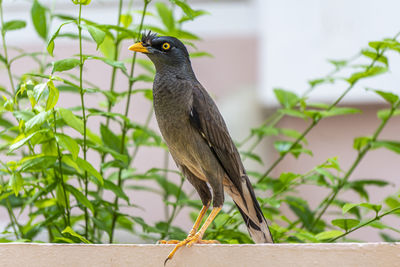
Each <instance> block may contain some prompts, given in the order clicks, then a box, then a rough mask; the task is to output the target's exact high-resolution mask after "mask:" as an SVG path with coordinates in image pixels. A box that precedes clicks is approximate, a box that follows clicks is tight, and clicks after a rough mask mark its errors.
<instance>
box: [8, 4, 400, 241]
mask: <svg viewBox="0 0 400 267" xmlns="http://www.w3.org/2000/svg"><path fill="white" fill-rule="evenodd" d="M125 2H127V1H123V0H121V1H119V6H118V8H116V10H115V14H117V13H118V10H119V8H121V11H122V12H121V13H120V14H119V17H118V18H117V20H116V21H117V23H116V24H115V25H112V24H111V25H109V24H102V23H101V22H96V21H91V20H88V19H86V18H84V17H82V16H81V14H82V12H81V11H82V10H84V9H88V8H91V6H90V5H89V4H90V1H87V0H72V1H71V3H70V4H71V5H74V4H75V5H77V9H78V8H79V12H77V14H76V16H72V15H66V14H52V11H51V10H52V9H51V8H48V7H46V6H45V5H44V3H41V2H40V1H39V0H34V1H32V3H31V8H30V15H31V19H30V20H29V22H28V23H32V26H33V28H34V29H35V31H36V32H37V34H38V36H39V38H40V39H42V40H43V46H44V48H43V49H40V51H38V52H33V53H31V52H30V53H26V52H24V51H23V50H22V49H14V50H15V53H19V54H17V55H16V56H14V58H9V55H8V54H7V51H4V52H2V53H0V62H1V63H2V64H4V66H5V69H6V71H7V72H8V73H9V79H11V80H10V88H3V87H1V88H0V92H1V93H2V96H3V97H2V98H1V101H2V107H3V109H2V110H1V112H0V115H1V116H0V127H2V131H1V132H0V138H1V140H2V143H1V146H0V149H1V150H2V152H3V153H4V157H3V158H6V159H7V161H6V162H1V168H0V172H1V173H0V174H1V180H0V182H1V183H0V206H1V207H2V208H4V209H6V210H7V213H8V214H9V224H8V225H7V226H6V227H5V229H3V231H2V233H1V236H0V238H1V239H0V240H1V241H3V242H9V241H13V240H26V241H38V240H39V237H38V234H39V233H40V232H46V233H47V234H48V235H47V236H48V241H49V242H59V243H102V242H115V241H116V240H115V238H114V235H115V231H116V230H117V229H118V230H120V231H125V232H126V233H128V234H129V235H132V236H135V237H137V238H140V239H141V240H143V241H145V242H154V241H155V240H158V239H183V238H185V236H186V234H187V233H186V231H187V229H185V230H183V229H181V228H180V227H178V226H176V221H175V218H176V217H177V215H178V214H179V213H180V212H182V210H189V211H190V216H191V217H192V219H193V220H194V219H195V218H196V215H197V212H198V210H199V209H200V208H201V206H202V204H201V202H200V201H199V200H196V199H195V198H194V197H192V195H191V194H189V193H188V192H186V191H185V190H183V185H184V181H185V179H184V178H183V177H182V176H181V175H180V173H179V172H177V171H175V170H171V169H168V166H169V164H168V154H167V151H166V150H167V147H166V145H165V144H164V143H163V141H162V138H161V136H160V135H159V134H158V131H157V130H156V129H153V128H152V127H151V126H150V120H151V118H152V116H153V110H152V108H151V109H149V111H148V115H147V117H146V120H145V122H141V121H143V120H137V118H136V117H137V116H135V114H134V115H133V116H132V114H129V110H130V108H131V104H130V101H129V100H130V99H131V98H142V99H143V101H148V103H149V104H151V102H152V91H151V89H148V88H150V87H151V83H152V82H153V79H154V74H155V70H154V66H153V65H152V63H151V62H150V61H149V60H147V59H143V58H136V56H132V57H131V58H130V59H123V58H120V56H119V55H120V52H121V49H122V48H121V47H125V46H122V44H125V43H126V44H128V43H129V44H130V43H132V42H134V41H135V40H137V39H139V37H140V33H141V31H142V30H144V29H148V30H152V31H155V32H157V33H159V34H162V35H172V36H175V37H178V38H180V39H182V40H183V41H184V42H185V43H186V44H188V45H191V46H193V47H194V45H193V43H192V42H193V41H194V40H198V39H199V37H198V36H196V35H195V34H193V33H190V32H187V31H185V30H183V28H184V27H182V26H183V25H184V23H186V22H187V21H190V20H195V19H196V18H198V17H199V16H203V15H206V14H208V13H207V12H206V11H203V10H194V9H193V8H192V7H191V6H190V5H189V4H188V3H187V2H186V1H183V0H170V1H169V2H165V1H164V2H150V1H148V0H145V1H143V3H144V6H143V9H142V10H139V11H138V10H132V9H131V7H128V8H126V6H130V5H124V3H125ZM149 5H153V7H154V10H155V14H151V13H149V12H148V7H149ZM123 7H125V8H123ZM0 8H2V5H1V1H0ZM146 16H154V17H156V18H157V19H158V20H159V21H160V22H161V25H162V26H160V27H156V26H154V25H148V24H147V21H146V20H145V17H146ZM54 18H56V20H55V19H54ZM26 24H27V22H25V21H24V20H12V21H6V22H2V25H1V30H2V42H3V43H4V45H5V47H7V43H6V41H7V39H6V37H7V34H6V33H7V32H9V31H18V30H19V29H22V28H24V27H26ZM66 25H69V26H68V29H69V30H70V29H73V30H72V32H65V29H66V27H65V28H64V26H66ZM50 29H55V31H54V32H52V33H50ZM397 37H398V36H395V37H394V38H392V39H383V40H378V41H373V42H370V43H369V44H368V48H365V49H362V50H361V51H360V53H359V56H358V57H356V58H352V59H349V60H330V61H329V62H330V63H331V64H332V65H333V68H334V70H333V71H332V72H331V73H329V74H327V75H326V76H324V77H320V78H317V79H314V80H311V81H309V85H310V89H309V90H307V91H306V93H304V94H303V95H297V94H295V93H293V92H291V91H289V90H284V89H279V88H277V89H275V90H274V93H275V96H276V99H277V101H278V103H279V104H280V105H281V108H279V109H277V111H276V112H275V113H274V114H272V115H271V116H269V117H268V118H266V120H265V122H264V123H263V124H262V125H259V126H257V127H255V128H253V129H251V130H250V133H249V136H248V137H247V138H245V140H244V141H243V142H241V143H239V149H240V150H241V154H242V158H243V160H252V161H254V162H257V163H258V164H259V167H262V168H264V167H265V169H266V171H265V172H264V173H259V172H255V171H251V170H248V174H249V176H250V177H251V179H252V180H253V182H254V183H253V184H254V187H255V188H256V193H257V195H258V196H260V197H259V198H258V200H259V202H260V204H261V207H262V210H263V212H264V214H265V216H266V217H267V219H268V220H269V221H270V222H272V223H271V231H272V234H273V236H274V239H275V240H276V241H277V242H334V241H336V240H340V241H346V240H347V235H348V234H350V233H352V232H353V231H356V230H358V229H360V228H364V227H373V228H375V229H378V230H379V231H380V234H381V236H382V238H383V240H386V241H390V240H398V239H399V238H398V237H396V238H393V237H391V236H390V235H389V234H388V233H387V232H388V231H390V232H391V234H397V235H398V234H399V233H400V229H398V227H393V226H390V225H387V224H385V223H383V222H382V220H381V219H382V218H383V217H385V216H388V215H391V216H400V198H399V196H398V195H395V194H393V195H390V196H386V197H385V199H384V201H383V203H371V202H370V201H369V198H370V191H369V190H370V189H371V188H377V187H385V186H388V185H389V183H388V182H386V181H384V180H382V179H378V178H376V179H355V178H353V177H352V173H353V171H354V169H356V167H357V166H358V165H359V163H360V162H361V161H362V159H363V157H364V156H365V155H366V154H367V153H368V152H369V151H370V150H372V149H378V148H379V149H386V150H390V151H392V152H395V154H399V153H400V140H384V139H380V133H381V131H382V129H383V128H384V127H385V126H386V125H387V124H388V122H389V121H390V119H391V118H392V117H394V116H396V115H399V114H400V110H399V106H400V99H399V96H398V94H395V93H391V92H387V91H385V90H382V89H367V92H366V93H370V94H375V95H376V96H377V98H380V99H383V100H384V101H385V102H384V103H385V107H383V108H382V109H381V110H379V111H378V113H377V116H378V118H379V119H380V124H379V126H378V127H377V129H376V131H374V132H373V133H366V134H365V135H364V136H360V137H355V138H354V143H353V147H354V149H355V150H356V152H357V156H356V158H355V159H354V161H353V162H352V163H351V165H350V167H349V168H348V169H346V168H344V167H342V166H341V161H340V159H337V158H329V159H327V160H325V161H323V162H322V163H321V164H319V165H317V166H315V167H314V168H313V169H311V170H309V171H308V172H306V173H293V172H284V173H280V174H272V173H273V170H274V169H275V167H276V166H278V165H279V163H280V162H281V161H282V160H283V159H284V158H286V157H287V156H288V155H292V156H293V157H295V158H299V157H303V156H307V157H310V156H313V153H312V151H311V150H310V149H309V148H308V140H307V135H308V133H309V132H310V131H311V130H312V129H313V128H314V127H315V126H316V125H317V124H318V123H319V122H320V121H321V120H325V119H327V118H329V117H333V116H350V115H352V116H361V115H360V114H361V111H360V110H359V109H356V108H354V107H348V106H342V105H340V106H339V104H340V102H341V100H342V99H343V98H344V97H345V96H346V95H347V94H348V93H349V92H350V91H351V90H352V89H353V87H354V86H355V84H357V83H358V82H359V81H360V80H363V79H366V78H369V79H373V78H374V77H375V76H377V75H384V74H385V73H386V72H387V70H388V69H389V67H390V64H389V63H390V59H391V57H392V56H394V55H393V54H398V52H400V44H399V42H398V41H397ZM60 38H68V40H69V42H71V45H76V46H77V47H78V46H79V54H73V55H67V56H65V58H59V57H57V59H55V58H53V56H57V55H58V54H59V53H60V51H58V50H57V47H56V46H55V43H56V42H57V41H58V40H59V39H60ZM83 40H84V41H85V42H82V41H83ZM86 42H92V43H93V44H94V45H95V46H96V50H99V51H88V50H89V49H88V48H87V47H86V44H87V43H86ZM46 50H47V52H46V53H45V54H43V52H42V51H46ZM386 51H392V52H393V51H394V52H396V53H392V54H390V53H386ZM90 53H91V54H90ZM191 56H192V57H201V56H208V57H210V56H211V55H210V54H209V53H207V52H204V51H194V52H192V53H191ZM25 58H30V59H33V60H34V62H36V63H37V64H38V68H37V69H35V70H33V71H31V72H30V73H18V72H15V73H14V72H12V71H11V70H12V69H11V66H12V65H13V64H14V62H15V61H16V60H24V59H25ZM358 59H362V62H363V64H358V62H357V60H358ZM88 61H94V62H96V63H97V64H98V65H99V66H102V67H103V68H104V69H108V70H110V80H111V84H110V85H109V86H108V85H104V84H102V85H98V84H96V81H95V82H93V81H90V80H88V79H87V77H86V68H85V66H86V64H87V63H88ZM365 61H368V62H369V63H368V64H365ZM138 66H140V67H141V68H142V69H143V72H141V73H140V74H136V71H135V72H134V71H133V70H134V68H135V67H138ZM342 71H343V72H345V73H348V76H347V78H345V79H344V80H345V81H347V84H348V87H347V88H346V90H344V91H343V94H342V95H341V96H340V97H339V98H338V99H337V100H336V101H334V102H333V103H332V104H324V103H311V102H310V101H309V100H308V95H309V94H311V93H312V92H313V91H314V90H317V89H318V87H319V86H321V85H323V84H326V83H330V84H333V85H335V86H337V87H339V86H341V84H339V83H338V84H336V83H337V81H343V78H338V77H337V74H338V73H339V72H342ZM119 75H121V76H124V77H125V78H127V82H126V84H125V85H122V86H120V85H118V87H119V88H117V87H116V80H117V78H118V77H119ZM14 84H16V86H14ZM342 84H343V83H342ZM143 85H144V86H143ZM139 86H140V87H139ZM142 86H143V87H142ZM120 88H121V89H120ZM67 95H73V96H74V97H75V98H74V99H75V100H76V103H75V102H74V103H72V105H68V108H67V107H66V106H64V104H65V101H60V99H63V97H65V96H67ZM88 95H90V96H93V97H96V98H101V99H102V100H104V101H105V102H101V103H99V104H98V105H97V106H95V107H93V106H92V105H91V107H90V108H88V107H87V105H86V102H85V101H86V99H87V97H88ZM117 103H118V105H121V106H122V107H123V110H125V112H123V113H118V112H116V109H115V107H114V106H115V105H116V104H117ZM71 106H72V107H71ZM285 116H291V117H295V118H300V119H302V120H304V121H305V122H307V123H309V126H308V127H307V128H306V129H305V130H304V131H302V132H301V131H298V130H295V129H290V128H281V127H279V126H278V123H279V121H280V120H281V119H282V118H284V117H285ZM139 121H140V122H139ZM266 138H273V146H274V148H275V149H276V151H277V154H278V158H277V159H276V160H275V161H274V162H272V164H270V165H269V166H265V165H266V163H265V162H268V161H267V160H265V159H264V158H263V157H262V156H260V155H259V154H257V153H256V152H255V148H256V147H257V146H258V145H259V144H260V142H261V141H263V140H264V139H266ZM145 147H147V148H148V149H149V148H150V149H152V150H154V151H157V152H158V153H163V154H164V155H165V163H164V164H163V165H162V166H158V165H156V164H154V166H152V167H151V168H149V169H148V170H142V168H141V166H139V165H138V163H137V162H136V161H135V159H136V157H137V155H138V154H140V153H141V152H142V151H143V150H144V148H145ZM395 154H394V156H397V155H395ZM96 159H97V160H96ZM302 186H310V187H313V188H314V189H315V190H322V191H323V192H326V194H327V195H326V197H325V198H323V199H321V200H320V202H319V203H317V205H314V204H313V205H311V204H310V203H308V201H307V200H306V199H304V198H302V197H301V196H299V195H298V194H297V191H298V189H299V188H300V187H302ZM138 191H140V192H142V193H146V194H154V195H157V196H158V199H161V200H162V202H163V204H164V205H165V212H164V214H163V215H164V218H162V219H160V220H159V221H157V222H155V223H150V222H146V221H145V220H144V219H143V218H141V217H139V216H137V213H136V212H137V210H138V209H143V207H139V206H138V205H137V200H136V198H135V196H136V194H135V193H136V192H138ZM344 191H351V192H353V193H356V194H357V195H358V197H359V201H356V202H357V203H348V202H347V201H344V200H342V199H341V193H342V192H344ZM132 196H133V197H132ZM155 199H156V198H155ZM282 207H287V208H289V209H282ZM146 208H147V209H146V212H151V210H150V209H148V207H146ZM283 210H285V212H283ZM288 210H289V211H288ZM328 211H329V212H330V213H331V214H330V215H329V216H327V212H328ZM22 213H24V214H28V218H27V219H26V217H22V216H20V215H21V214H22ZM243 224H244V222H243V220H242V218H241V216H240V214H239V212H238V211H237V209H236V208H235V205H234V204H233V203H231V202H230V201H229V200H227V201H226V205H225V208H224V210H223V211H221V213H220V215H219V216H217V218H216V219H215V221H214V222H213V224H212V225H211V227H210V229H209V230H208V231H207V232H206V238H209V239H218V240H220V241H221V242H223V243H230V244H236V243H251V242H252V241H251V239H250V237H249V235H248V234H247V233H246V232H245V231H243V229H244V227H243Z"/></svg>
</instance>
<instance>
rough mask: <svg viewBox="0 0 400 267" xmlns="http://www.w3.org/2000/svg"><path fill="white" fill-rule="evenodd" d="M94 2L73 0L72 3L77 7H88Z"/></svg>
mask: <svg viewBox="0 0 400 267" xmlns="http://www.w3.org/2000/svg"><path fill="white" fill-rule="evenodd" d="M91 1H92V0H72V3H74V4H75V5H84V6H87V5H89V4H90V2H91Z"/></svg>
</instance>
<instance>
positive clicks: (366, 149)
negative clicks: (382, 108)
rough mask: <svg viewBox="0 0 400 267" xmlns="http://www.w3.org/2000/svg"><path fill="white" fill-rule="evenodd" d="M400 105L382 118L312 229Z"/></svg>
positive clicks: (313, 225)
mask: <svg viewBox="0 0 400 267" xmlns="http://www.w3.org/2000/svg"><path fill="white" fill-rule="evenodd" d="M399 106H400V101H397V103H396V104H394V105H393V106H392V108H391V109H390V112H389V114H388V116H387V117H386V118H384V119H383V120H382V122H381V123H380V125H379V127H378V128H377V129H376V130H375V132H374V134H373V136H372V138H371V140H370V141H369V142H368V144H367V145H365V147H364V148H363V149H361V151H360V152H359V153H358V155H357V158H356V159H355V160H354V162H353V164H352V165H351V167H350V169H349V170H348V171H347V172H346V174H345V175H344V177H343V179H342V180H341V181H340V182H339V184H338V186H337V187H336V188H334V192H333V194H332V195H331V197H330V198H328V200H327V201H326V202H325V203H326V204H325V205H324V207H323V208H322V210H321V211H320V212H319V214H318V215H317V217H316V219H315V220H314V222H313V224H312V225H311V229H313V228H314V227H315V225H316V224H317V222H318V221H319V220H320V219H321V217H322V215H323V214H324V213H325V212H326V210H327V209H328V207H329V206H330V205H331V204H332V202H333V201H334V200H335V198H336V196H337V194H338V193H339V191H340V190H341V189H342V188H343V187H344V185H345V184H346V183H347V180H348V179H349V178H350V176H351V174H352V173H353V171H354V170H355V168H356V167H357V166H358V164H359V163H360V161H361V160H362V159H363V158H364V156H365V154H367V152H368V151H369V150H370V149H371V147H372V145H373V143H374V142H375V141H376V139H377V138H378V136H379V134H380V133H381V132H382V130H383V128H384V127H385V126H386V124H387V122H388V121H389V119H390V118H391V117H392V116H393V114H394V112H395V110H396V109H397V108H398V107H399Z"/></svg>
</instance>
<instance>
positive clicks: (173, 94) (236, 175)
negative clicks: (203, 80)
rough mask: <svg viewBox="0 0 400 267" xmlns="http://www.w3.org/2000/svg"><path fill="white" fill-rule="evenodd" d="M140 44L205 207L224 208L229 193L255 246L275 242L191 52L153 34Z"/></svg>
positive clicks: (157, 106)
mask: <svg viewBox="0 0 400 267" xmlns="http://www.w3.org/2000/svg"><path fill="white" fill-rule="evenodd" d="M165 43H168V44H169V47H168V49H164V48H165V47H164V45H165ZM141 44H142V45H143V46H144V47H145V48H146V50H147V52H145V53H146V54H147V56H148V57H149V58H150V59H151V60H152V62H153V63H154V65H155V67H156V76H155V80H154V85H153V96H154V110H155V114H156V118H157V122H158V125H159V128H160V131H161V134H162V136H163V138H164V139H165V142H166V144H167V146H168V148H169V151H170V153H171V155H172V157H173V159H174V160H175V162H176V164H177V165H178V167H179V168H180V169H181V171H182V173H183V174H184V175H185V176H186V178H187V179H188V180H189V182H190V183H191V184H192V185H193V186H194V187H195V189H196V190H197V192H198V193H199V195H200V198H201V200H202V202H203V204H204V205H205V206H208V205H209V204H210V202H211V200H212V201H213V206H214V207H221V206H222V204H223V202H224V190H225V191H226V192H227V193H228V194H229V195H230V196H231V197H232V199H233V200H234V202H235V203H236V205H237V206H238V208H239V211H240V213H241V215H242V216H243V218H244V220H245V222H246V225H247V228H248V230H249V233H250V235H251V237H252V238H253V240H254V241H255V242H256V243H265V242H273V240H272V237H271V234H270V232H269V229H268V225H267V222H266V220H265V218H264V216H263V214H262V212H261V208H260V206H259V204H258V202H257V199H256V197H255V194H254V191H253V188H252V186H251V184H250V181H249V178H248V177H247V175H246V172H245V169H244V167H243V164H242V162H241V159H240V156H239V153H238V151H237V149H236V147H235V145H234V143H233V142H232V139H231V137H230V135H229V132H228V129H227V127H226V125H225V122H224V120H223V118H222V116H221V114H220V112H219V111H218V108H217V106H216V104H215V103H214V101H213V100H212V98H211V97H210V96H209V94H208V93H207V92H206V90H205V89H204V88H203V86H202V85H201V84H200V83H199V81H198V80H197V79H196V76H195V74H194V72H193V70H192V67H191V62H190V59H189V54H188V52H187V50H186V47H185V46H184V45H183V44H182V43H181V42H180V41H179V40H178V39H176V38H174V37H165V36H164V37H158V36H156V35H153V34H147V35H144V36H143V38H142V42H141ZM166 46H168V45H166ZM137 51H139V50H137ZM143 51H144V50H143ZM207 184H209V185H210V188H211V190H212V194H211V192H210V189H209V186H208V185H207Z"/></svg>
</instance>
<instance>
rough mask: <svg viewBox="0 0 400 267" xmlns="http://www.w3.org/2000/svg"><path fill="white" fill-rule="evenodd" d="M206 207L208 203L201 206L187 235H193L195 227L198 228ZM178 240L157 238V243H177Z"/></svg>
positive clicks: (195, 230)
mask: <svg viewBox="0 0 400 267" xmlns="http://www.w3.org/2000/svg"><path fill="white" fill-rule="evenodd" d="M208 207H210V204H208V205H207V206H203V208H201V211H200V213H199V216H197V219H196V221H195V222H194V224H193V227H192V230H190V232H189V235H188V237H191V236H194V235H195V234H196V232H197V229H199V226H200V223H201V221H202V220H203V218H204V215H206V212H207V210H208ZM179 242H180V241H179V240H159V241H158V242H157V243H158V244H178V243H179Z"/></svg>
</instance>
